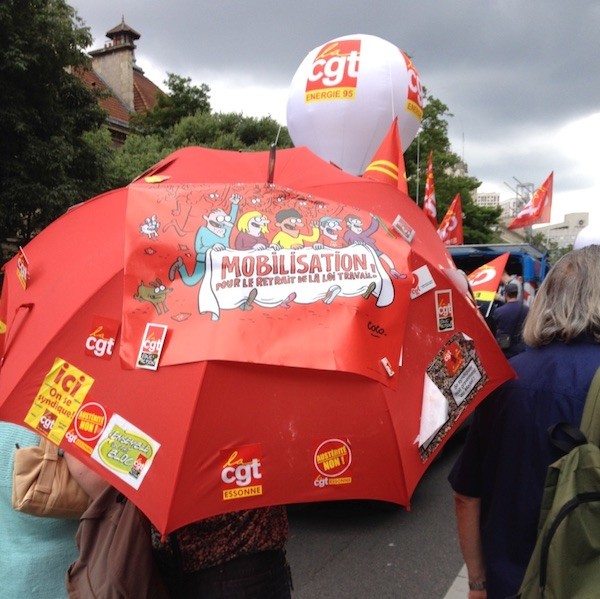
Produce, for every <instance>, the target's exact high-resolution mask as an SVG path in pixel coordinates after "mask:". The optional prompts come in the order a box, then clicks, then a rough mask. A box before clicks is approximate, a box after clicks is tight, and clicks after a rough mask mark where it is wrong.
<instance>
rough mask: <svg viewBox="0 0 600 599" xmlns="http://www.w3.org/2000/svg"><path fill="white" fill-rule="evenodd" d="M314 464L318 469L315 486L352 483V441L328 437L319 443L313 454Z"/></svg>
mask: <svg viewBox="0 0 600 599" xmlns="http://www.w3.org/2000/svg"><path fill="white" fill-rule="evenodd" d="M313 464H314V467H315V469H316V471H317V476H316V478H315V481H314V485H315V487H321V488H323V487H326V486H330V485H347V484H350V483H351V482H352V476H350V466H351V464H352V449H351V448H350V442H349V441H344V440H342V439H327V440H325V441H322V442H320V443H318V445H317V446H316V448H315V450H314V454H313Z"/></svg>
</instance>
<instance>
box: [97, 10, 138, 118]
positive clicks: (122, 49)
mask: <svg viewBox="0 0 600 599" xmlns="http://www.w3.org/2000/svg"><path fill="white" fill-rule="evenodd" d="M106 37H107V38H109V40H110V42H107V43H106V44H105V46H104V48H102V49H100V50H93V51H92V52H90V56H91V57H92V68H93V69H94V71H95V72H96V73H97V74H98V75H99V76H100V77H101V78H102V79H103V80H104V82H105V83H106V84H107V85H108V86H109V87H110V88H111V90H112V92H113V94H114V95H115V96H117V97H118V98H119V99H120V100H121V101H122V102H123V103H124V104H125V105H126V106H127V107H128V108H129V109H130V110H131V111H132V112H133V110H134V104H133V69H134V65H135V55H134V50H135V43H134V42H135V40H138V39H140V34H139V33H138V32H137V31H135V30H134V29H132V28H131V27H129V25H127V24H126V23H125V18H124V17H122V18H121V23H119V25H117V26H116V27H113V28H112V29H111V30H110V31H107V32H106Z"/></svg>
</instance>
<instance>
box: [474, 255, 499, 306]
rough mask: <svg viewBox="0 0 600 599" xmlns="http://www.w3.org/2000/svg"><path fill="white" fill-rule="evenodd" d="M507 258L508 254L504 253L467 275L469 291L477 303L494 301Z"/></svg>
mask: <svg viewBox="0 0 600 599" xmlns="http://www.w3.org/2000/svg"><path fill="white" fill-rule="evenodd" d="M509 256H510V252H505V253H504V254H502V255H500V256H498V257H497V258H494V259H493V260H490V262H486V263H485V264H482V265H481V266H480V267H479V268H476V269H475V270H474V271H473V272H471V273H470V274H468V275H467V279H468V280H469V285H471V291H472V292H473V296H474V297H475V300H476V301H477V302H484V303H487V302H493V301H494V298H495V297H496V292H497V291H498V287H499V286H500V282H501V280H502V273H503V272H504V270H505V268H506V263H507V262H508V257H509Z"/></svg>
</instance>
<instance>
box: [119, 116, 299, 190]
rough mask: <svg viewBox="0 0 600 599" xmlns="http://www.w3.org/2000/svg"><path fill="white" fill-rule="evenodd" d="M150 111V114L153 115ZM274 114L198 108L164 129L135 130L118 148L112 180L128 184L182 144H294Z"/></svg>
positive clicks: (227, 146)
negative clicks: (204, 110) (249, 113)
mask: <svg viewBox="0 0 600 599" xmlns="http://www.w3.org/2000/svg"><path fill="white" fill-rule="evenodd" d="M151 114H152V113H150V115H149V116H150V118H152V117H151ZM280 128H281V125H279V123H277V121H275V120H273V119H272V118H271V117H262V118H255V117H247V116H243V115H242V114H238V113H233V112H231V113H212V112H202V111H199V112H196V114H194V115H193V116H185V117H183V118H182V119H180V120H179V121H178V122H177V123H176V124H175V125H174V126H172V127H170V128H168V129H166V130H163V131H161V132H160V133H153V134H148V133H146V134H143V133H132V134H130V135H129V136H128V137H127V141H126V142H125V144H124V145H123V146H122V147H121V148H118V149H117V150H116V151H115V160H114V163H113V167H112V172H111V180H112V181H113V183H114V184H115V186H121V185H127V184H128V183H130V182H131V180H132V179H134V178H135V177H137V176H138V175H139V174H140V173H143V172H144V171H146V170H147V169H148V168H149V167H151V166H152V165H153V164H156V163H157V162H159V161H160V160H162V159H163V158H164V157H165V156H167V155H168V154H170V153H171V152H174V151H175V150H177V149H179V148H184V147H187V146H205V147H209V148H216V149H219V150H245V151H258V150H267V149H269V147H270V146H271V144H272V143H273V142H274V141H275V140H276V139H277V136H278V134H279V139H278V147H280V148H287V147H291V145H292V142H291V139H290V136H289V133H288V131H287V129H286V128H285V127H283V128H281V131H280Z"/></svg>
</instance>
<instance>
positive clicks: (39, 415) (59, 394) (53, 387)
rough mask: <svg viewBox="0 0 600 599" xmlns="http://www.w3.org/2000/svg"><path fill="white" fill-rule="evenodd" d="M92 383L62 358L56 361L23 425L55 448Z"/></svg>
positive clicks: (91, 380) (90, 379) (87, 376)
mask: <svg viewBox="0 0 600 599" xmlns="http://www.w3.org/2000/svg"><path fill="white" fill-rule="evenodd" d="M93 383H94V379H93V378H92V377H91V376H89V375H88V374H86V373H85V372H83V371H82V370H79V368H76V367H75V366H73V365H71V364H69V363H68V362H65V360H63V359H62V358H56V359H55V360H54V364H53V365H52V368H51V369H50V371H49V372H48V374H47V375H46V378H45V379H44V380H43V382H42V386H41V387H40V389H39V391H38V392H37V395H36V398H35V401H34V402H33V405H32V406H31V408H30V409H29V413H28V414H27V416H26V417H25V422H26V423H27V424H28V425H29V426H31V427H32V428H34V429H35V430H36V431H38V432H39V433H40V434H41V435H43V436H44V437H47V438H48V439H50V441H52V442H53V443H55V444H56V445H59V444H60V442H61V441H62V440H63V437H64V436H65V434H66V432H67V431H68V430H69V428H70V427H71V424H72V422H73V419H74V418H75V414H76V413H77V410H78V409H79V406H80V405H81V403H82V402H83V400H84V399H85V397H86V395H87V394H88V392H89V390H90V388H91V386H92V384H93Z"/></svg>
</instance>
